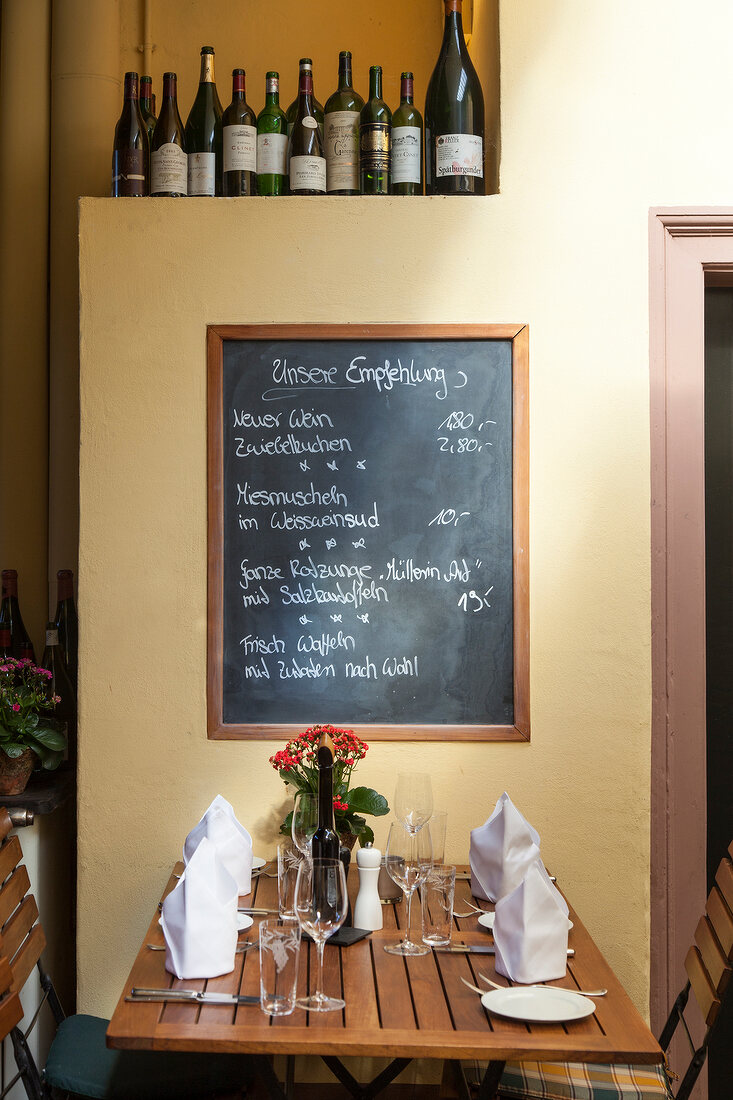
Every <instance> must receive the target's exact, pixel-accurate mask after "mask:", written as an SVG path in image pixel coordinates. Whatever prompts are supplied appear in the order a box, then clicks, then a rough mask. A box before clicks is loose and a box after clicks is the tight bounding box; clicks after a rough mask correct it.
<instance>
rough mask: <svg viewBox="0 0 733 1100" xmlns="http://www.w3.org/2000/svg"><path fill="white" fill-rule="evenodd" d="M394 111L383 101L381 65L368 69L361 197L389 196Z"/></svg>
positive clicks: (361, 129)
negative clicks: (367, 97)
mask: <svg viewBox="0 0 733 1100" xmlns="http://www.w3.org/2000/svg"><path fill="white" fill-rule="evenodd" d="M391 130H392V112H391V111H390V109H389V107H388V106H387V104H386V103H385V102H384V100H383V99H382V66H381V65H372V67H371V69H370V70H369V99H368V100H367V102H366V103H365V104H364V106H363V108H362V110H361V116H360V123H359V160H360V162H361V163H360V170H359V175H360V179H361V193H362V195H388V194H389V169H390V150H391Z"/></svg>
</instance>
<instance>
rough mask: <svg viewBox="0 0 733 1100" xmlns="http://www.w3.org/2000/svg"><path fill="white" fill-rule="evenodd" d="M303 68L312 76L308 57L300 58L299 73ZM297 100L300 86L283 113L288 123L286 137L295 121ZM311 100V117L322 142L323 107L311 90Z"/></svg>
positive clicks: (310, 62)
mask: <svg viewBox="0 0 733 1100" xmlns="http://www.w3.org/2000/svg"><path fill="white" fill-rule="evenodd" d="M304 68H306V69H310V71H311V75H312V74H313V61H312V59H311V58H310V57H301V59H300V71H301V72H302V71H303V69H304ZM299 100H300V84H299V85H298V95H297V96H296V97H295V99H294V100H293V102H292V103H291V104H290V106H289V107H288V109H287V111H286V112H285V118H286V119H287V123H288V137H290V135H291V134H292V132H293V126H294V125H295V119H296V116H297V114H298V103H299ZM311 100H312V111H313V117H314V118H315V120H316V122H317V123H318V129H319V130H320V131H321V141H323V105H322V104H321V103H319V102H318V100H317V99H316V96H315V92H314V91H313V90H311Z"/></svg>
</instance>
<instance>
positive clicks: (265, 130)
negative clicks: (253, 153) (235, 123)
mask: <svg viewBox="0 0 733 1100" xmlns="http://www.w3.org/2000/svg"><path fill="white" fill-rule="evenodd" d="M287 192H288V122H287V119H286V117H285V112H284V111H283V109H282V107H281V106H280V74H279V73H276V72H269V73H268V74H267V76H266V77H265V106H264V107H263V108H262V110H261V111H260V113H259V115H258V116H257V193H258V195H286V194H287Z"/></svg>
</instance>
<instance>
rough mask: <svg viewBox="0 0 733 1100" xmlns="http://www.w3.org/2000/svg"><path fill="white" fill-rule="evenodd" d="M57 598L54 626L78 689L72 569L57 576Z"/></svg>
mask: <svg viewBox="0 0 733 1100" xmlns="http://www.w3.org/2000/svg"><path fill="white" fill-rule="evenodd" d="M56 583H57V596H56V600H57V603H56V614H55V616H54V625H55V627H56V629H57V630H58V632H59V642H60V643H61V645H62V647H63V650H64V658H65V660H66V667H67V669H68V670H69V677H70V679H71V682H72V684H73V686H74V691H75V692H76V688H77V678H78V677H77V670H78V648H79V620H78V618H77V614H76V604H75V603H74V574H73V573H72V572H71V570H70V569H59V571H58V573H57V574H56Z"/></svg>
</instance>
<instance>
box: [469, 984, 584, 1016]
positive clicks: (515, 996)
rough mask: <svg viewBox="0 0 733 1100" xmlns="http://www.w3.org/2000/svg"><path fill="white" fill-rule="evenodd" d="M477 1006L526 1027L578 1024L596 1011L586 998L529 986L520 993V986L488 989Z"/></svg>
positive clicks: (542, 987) (567, 992)
mask: <svg viewBox="0 0 733 1100" xmlns="http://www.w3.org/2000/svg"><path fill="white" fill-rule="evenodd" d="M481 1004H482V1005H483V1006H484V1008H487V1009H488V1010H489V1012H494V1013H495V1014H496V1015H497V1016H504V1017H506V1018H507V1019H509V1020H525V1021H527V1022H529V1023H562V1022H563V1021H564V1020H582V1019H583V1018H584V1017H586V1016H591V1015H592V1014H593V1013H594V1012H595V1010H596V1006H595V1005H594V1004H593V1001H591V1000H590V998H589V997H581V995H580V994H579V993H571V992H570V991H569V990H564V989H556V988H554V987H553V986H529V987H527V988H525V989H523V988H522V986H518V985H514V986H510V987H509V988H507V989H492V990H491V991H490V992H489V993H484V995H483V997H482V998H481Z"/></svg>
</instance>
